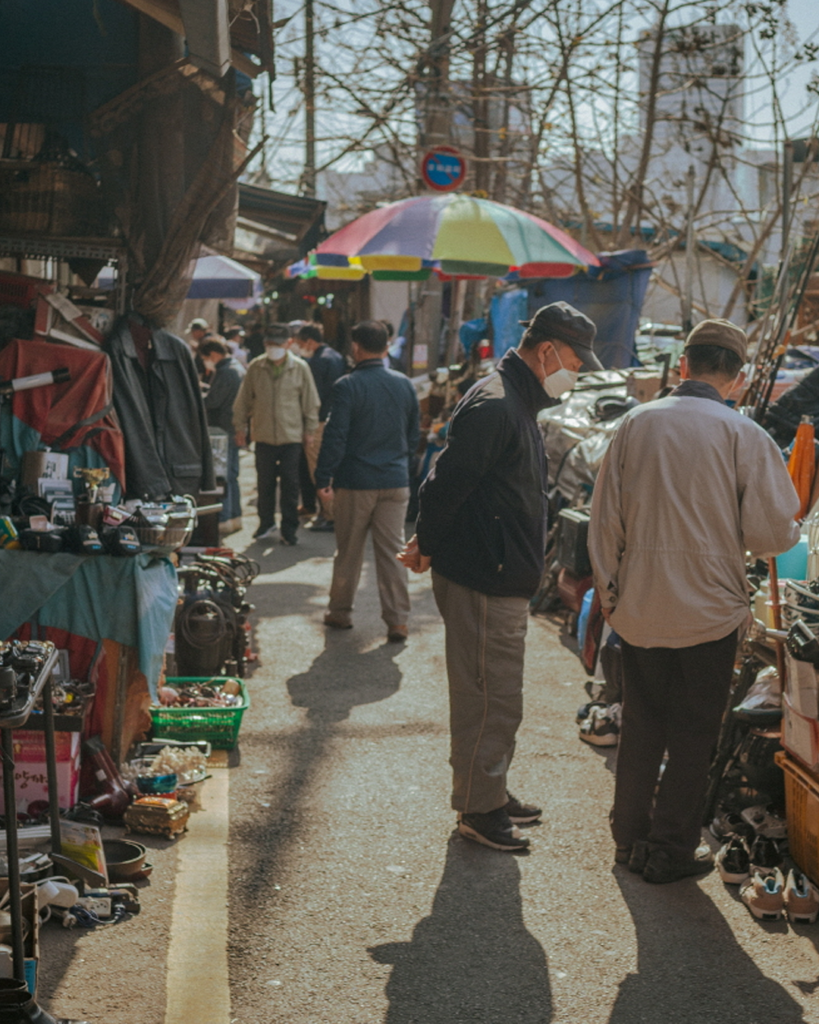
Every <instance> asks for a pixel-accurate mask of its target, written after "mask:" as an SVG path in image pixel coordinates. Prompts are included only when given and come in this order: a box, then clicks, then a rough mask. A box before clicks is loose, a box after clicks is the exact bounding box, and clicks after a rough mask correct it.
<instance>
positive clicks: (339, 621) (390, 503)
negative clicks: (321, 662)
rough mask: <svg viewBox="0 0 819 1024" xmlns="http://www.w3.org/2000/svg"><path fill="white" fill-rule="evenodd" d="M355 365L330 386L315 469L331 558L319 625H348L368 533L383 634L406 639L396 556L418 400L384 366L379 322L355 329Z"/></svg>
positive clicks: (403, 583) (405, 596) (405, 604)
mask: <svg viewBox="0 0 819 1024" xmlns="http://www.w3.org/2000/svg"><path fill="white" fill-rule="evenodd" d="M351 335H352V355H353V360H354V361H355V367H354V369H353V370H352V371H351V372H350V373H348V374H347V375H346V376H344V377H341V378H339V379H338V380H337V381H336V382H335V384H334V385H333V392H332V398H331V401H330V415H329V418H328V420H327V424H326V427H325V430H324V437H323V439H322V442H321V451H320V452H319V457H318V465H317V466H316V489H317V493H318V496H319V498H320V499H321V502H322V504H323V505H325V506H326V505H327V504H328V503H330V502H332V503H333V509H334V512H335V529H336V556H335V560H334V561H333V580H332V583H331V585H330V602H329V610H328V612H327V614H326V615H325V616H324V624H325V625H326V626H330V627H331V628H332V629H351V628H352V625H353V622H352V611H353V602H354V599H355V592H356V590H357V589H358V581H359V579H360V578H361V566H362V563H363V561H364V545H365V543H366V541H367V534H368V533H370V532H371V533H372V541H373V551H374V554H375V578H376V581H377V583H378V596H379V598H380V601H381V617H382V618H383V620H384V622H385V623H386V624H387V639H388V640H390V641H391V642H392V643H402V642H403V641H405V640H406V639H407V621H408V619H409V612H410V602H409V593H408V591H407V572H406V569H404V568H403V567H402V566H401V565H399V564H398V562H397V561H396V558H395V555H396V552H397V551H398V550H400V548H401V547H402V545H403V543H404V522H405V521H406V517H407V505H408V504H409V496H410V488H409V484H410V462H411V460H412V457H413V455H414V454H415V451H416V449H417V447H418V440H419V437H420V429H419V419H420V414H419V408H418V397H417V395H416V394H415V388H414V387H413V386H412V384H411V383H410V382H409V380H407V378H406V377H405V376H404V375H403V374H400V373H396V372H395V371H394V370H388V369H386V368H385V366H384V354H385V352H386V350H387V332H386V331H385V330H384V325H383V324H381V323H379V322H378V321H376V320H365V321H364V322H363V323H360V324H356V326H355V327H354V328H353V329H352V332H351Z"/></svg>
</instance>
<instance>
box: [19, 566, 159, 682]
mask: <svg viewBox="0 0 819 1024" xmlns="http://www.w3.org/2000/svg"><path fill="white" fill-rule="evenodd" d="M0 579H2V580H3V583H4V599H3V602H2V604H0V638H2V639H5V638H7V637H9V636H11V635H12V634H13V633H14V631H15V630H16V629H17V628H18V627H19V626H22V625H23V623H25V622H28V621H29V620H31V619H33V618H34V617H35V616H36V619H37V622H38V623H39V624H40V625H41V626H53V627H54V628H55V629H65V630H68V632H69V633H75V634H76V635H77V636H85V637H88V638H89V639H91V640H97V641H99V640H116V641H118V642H119V643H121V644H126V645H127V646H128V647H136V648H137V650H138V652H139V670H140V672H142V674H143V675H144V676H145V678H146V679H147V680H148V687H149V689H150V691H151V695H152V697H154V698H155V697H156V684H157V682H158V680H159V673H160V670H161V668H162V655H163V653H164V651H165V645H166V644H167V642H168V637H169V636H170V633H171V629H172V627H173V617H174V612H175V610H176V602H177V578H176V569H174V567H173V565H172V564H171V562H170V560H169V559H167V558H158V557H154V556H153V555H148V554H142V555H137V556H136V557H134V558H115V557H113V556H111V555H93V556H84V555H71V554H65V553H61V554H55V555H48V554H41V553H39V552H36V551H6V550H0Z"/></svg>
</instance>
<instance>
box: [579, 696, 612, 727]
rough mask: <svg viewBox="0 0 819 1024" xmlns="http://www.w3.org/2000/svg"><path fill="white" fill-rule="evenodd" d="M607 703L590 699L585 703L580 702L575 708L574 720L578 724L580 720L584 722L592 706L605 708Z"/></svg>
mask: <svg viewBox="0 0 819 1024" xmlns="http://www.w3.org/2000/svg"><path fill="white" fill-rule="evenodd" d="M607 707H608V704H607V703H606V702H605V701H604V700H590V701H589V702H588V703H587V704H581V706H580V707H579V708H578V709H577V714H576V715H575V716H574V720H575V722H577V724H578V725H580V723H581V722H585V721H586V719H587V718H588V717H589V715H590V714H591V713H592V711H593V709H594V708H607Z"/></svg>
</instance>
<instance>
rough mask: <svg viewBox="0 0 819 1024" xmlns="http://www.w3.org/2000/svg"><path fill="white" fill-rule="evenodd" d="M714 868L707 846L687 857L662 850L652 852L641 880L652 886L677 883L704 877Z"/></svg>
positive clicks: (711, 855) (712, 857)
mask: <svg viewBox="0 0 819 1024" xmlns="http://www.w3.org/2000/svg"><path fill="white" fill-rule="evenodd" d="M713 866H714V855H713V854H712V853H711V851H710V850H709V848H708V847H707V846H699V847H697V849H696V850H695V851H694V852H693V853H692V854H690V855H689V856H687V857H685V856H679V855H676V854H673V853H671V852H669V851H668V850H664V849H662V848H661V849H656V850H652V851H651V852H650V853H649V855H648V859H647V860H646V864H645V867H644V868H643V878H644V879H645V880H646V881H647V882H652V883H654V884H660V885H662V884H664V883H666V882H678V881H679V880H680V879H681V878H690V877H691V876H692V875H704V874H705V873H706V872H707V871H710V870H711V869H712V868H713Z"/></svg>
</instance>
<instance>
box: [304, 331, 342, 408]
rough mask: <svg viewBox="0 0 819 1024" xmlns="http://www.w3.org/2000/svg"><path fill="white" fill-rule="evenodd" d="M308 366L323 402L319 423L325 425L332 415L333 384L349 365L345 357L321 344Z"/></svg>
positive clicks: (308, 361)
mask: <svg viewBox="0 0 819 1024" xmlns="http://www.w3.org/2000/svg"><path fill="white" fill-rule="evenodd" d="M307 365H308V366H309V367H310V372H311V373H312V374H313V380H314V381H315V382H316V390H317V391H318V394H319V401H320V402H321V408H320V409H319V421H320V422H321V423H323V422H324V421H325V420H326V419H327V417H328V416H329V415H330V398H331V396H332V393H333V384H335V382H336V381H337V380H338V378H339V377H343V376H344V374H345V373H346V372H347V364H346V363H345V362H344V356H342V354H341V353H340V352H336V350H335V349H334V348H330V346H329V345H324V344H321V345H319V347H318V348H317V349H316V351H315V352H314V353H313V354H312V355H311V356H310V357H309V358H308V359H307Z"/></svg>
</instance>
